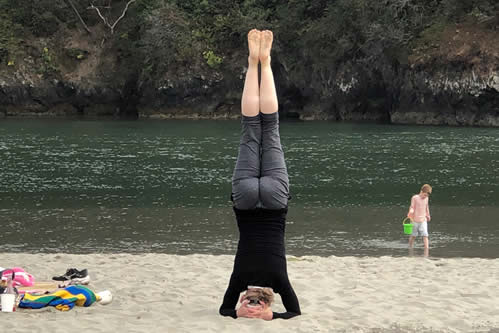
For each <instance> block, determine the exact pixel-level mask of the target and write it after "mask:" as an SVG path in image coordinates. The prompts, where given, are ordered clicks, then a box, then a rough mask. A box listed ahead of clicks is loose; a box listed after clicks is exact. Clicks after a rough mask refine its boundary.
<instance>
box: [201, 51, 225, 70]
mask: <svg viewBox="0 0 499 333" xmlns="http://www.w3.org/2000/svg"><path fill="white" fill-rule="evenodd" d="M203 57H204V59H205V60H206V63H207V64H208V66H210V67H213V68H215V67H218V66H219V65H220V64H221V63H222V58H221V57H219V56H217V55H216V54H215V53H214V52H213V51H211V50H208V51H204V52H203Z"/></svg>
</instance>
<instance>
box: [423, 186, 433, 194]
mask: <svg viewBox="0 0 499 333" xmlns="http://www.w3.org/2000/svg"><path fill="white" fill-rule="evenodd" d="M421 192H423V193H428V194H430V193H431V186H430V185H429V184H424V185H423V186H421Z"/></svg>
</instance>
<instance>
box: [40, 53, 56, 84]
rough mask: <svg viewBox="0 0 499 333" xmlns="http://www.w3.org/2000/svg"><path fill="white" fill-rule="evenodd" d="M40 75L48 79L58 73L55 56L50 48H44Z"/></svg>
mask: <svg viewBox="0 0 499 333" xmlns="http://www.w3.org/2000/svg"><path fill="white" fill-rule="evenodd" d="M39 73H40V74H42V75H43V77H44V78H48V77H50V76H53V75H54V74H56V73H57V67H56V65H55V60H54V55H53V53H52V52H50V50H49V49H48V47H44V48H43V50H42V54H41V63H40V69H39Z"/></svg>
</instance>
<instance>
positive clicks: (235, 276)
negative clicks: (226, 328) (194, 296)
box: [220, 208, 301, 319]
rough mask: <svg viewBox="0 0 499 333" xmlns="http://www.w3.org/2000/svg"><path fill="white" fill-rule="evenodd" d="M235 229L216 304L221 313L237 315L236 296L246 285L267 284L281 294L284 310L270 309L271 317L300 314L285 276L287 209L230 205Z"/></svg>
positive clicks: (298, 306) (234, 316)
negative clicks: (226, 280)
mask: <svg viewBox="0 0 499 333" xmlns="http://www.w3.org/2000/svg"><path fill="white" fill-rule="evenodd" d="M234 212H235V213H236V219H237V226H238V228H239V244H238V246H237V253H236V258H235V259H234V269H233V271H232V275H231V277H230V281H229V287H228V288H227V291H226V292H225V296H224V300H223V303H222V305H221V306H220V314H221V315H222V316H231V317H232V318H237V313H236V309H235V307H236V305H237V302H238V300H239V295H240V293H241V292H242V291H244V290H246V289H247V288H248V286H249V285H254V286H262V287H271V288H272V289H273V290H274V292H275V293H278V294H279V295H281V299H282V303H283V305H284V307H285V308H286V312H284V313H277V312H273V319H276V318H283V319H289V318H292V317H294V316H297V315H300V314H301V311H300V305H299V303H298V298H297V297H296V294H295V292H294V290H293V288H292V287H291V283H290V282H289V279H288V272H287V264H286V252H285V246H284V233H285V226H286V214H287V209H282V210H268V209H261V208H257V209H254V210H239V209H237V208H234Z"/></svg>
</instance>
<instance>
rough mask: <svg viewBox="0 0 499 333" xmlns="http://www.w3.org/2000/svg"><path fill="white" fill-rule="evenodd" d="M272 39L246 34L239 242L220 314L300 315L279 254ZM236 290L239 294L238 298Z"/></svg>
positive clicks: (285, 186) (280, 188) (284, 190)
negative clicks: (278, 303)
mask: <svg viewBox="0 0 499 333" xmlns="http://www.w3.org/2000/svg"><path fill="white" fill-rule="evenodd" d="M272 41H273V34H272V32H271V31H269V30H265V31H259V30H256V29H253V30H251V31H250V32H249V33H248V47H249V57H248V71H247V73H246V78H245V82H244V89H243V95H242V100H241V112H242V120H241V123H242V132H241V140H240V144H239V154H238V157H237V162H236V166H235V169H234V174H233V178H232V201H233V209H234V212H235V215H236V219H237V225H238V228H239V243H238V247H237V253H236V257H235V259H234V268H233V272H232V275H231V277H230V281H229V286H228V288H227V291H226V292H225V295H224V299H223V303H222V305H221V307H220V314H221V315H223V316H231V317H233V318H238V317H247V318H260V319H265V320H271V319H276V318H283V319H289V318H292V317H294V316H297V315H300V314H301V311H300V305H299V303H298V298H297V297H296V294H295V292H294V290H293V288H292V287H291V283H290V282H289V279H288V273H287V263H286V256H285V244H284V233H285V223H286V214H287V209H288V197H289V179H288V173H287V168H286V163H285V161H284V153H283V150H282V146H281V140H280V135H279V115H278V112H277V110H278V101H277V94H276V88H275V85H274V77H273V74H272V69H271V66H270V50H271V48H272ZM259 63H260V67H261V68H260V71H261V74H260V75H261V79H260V84H259V83H258V64H259ZM241 292H245V293H244V294H243V295H242V296H241V297H240V294H241ZM273 292H276V293H278V294H280V296H281V299H282V303H283V305H284V307H285V308H286V312H284V313H277V312H273V311H272V309H271V303H272V301H273V298H274V295H273ZM238 301H239V303H240V305H239V307H238V308H237V310H236V305H237V303H238Z"/></svg>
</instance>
